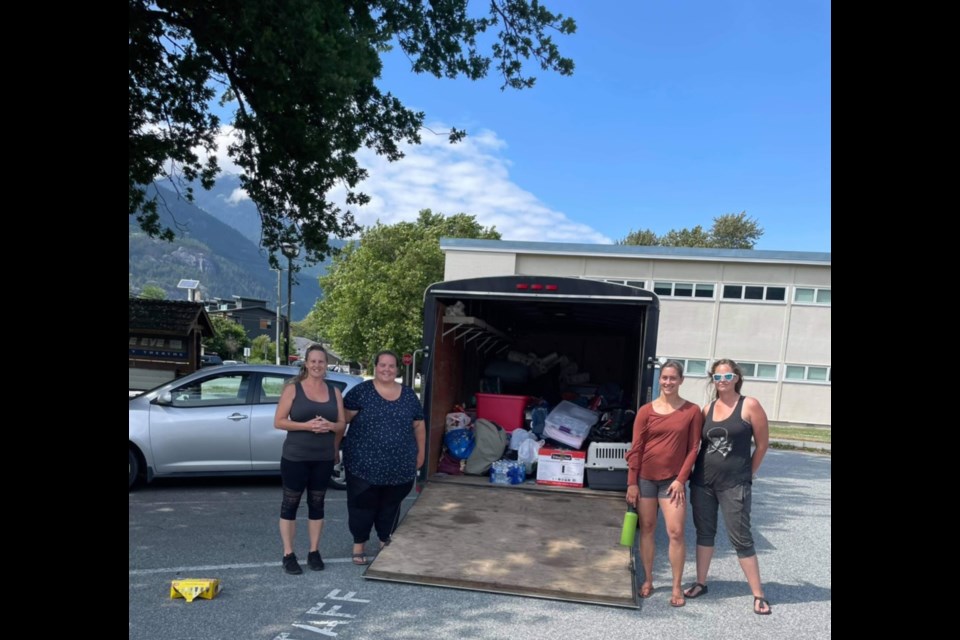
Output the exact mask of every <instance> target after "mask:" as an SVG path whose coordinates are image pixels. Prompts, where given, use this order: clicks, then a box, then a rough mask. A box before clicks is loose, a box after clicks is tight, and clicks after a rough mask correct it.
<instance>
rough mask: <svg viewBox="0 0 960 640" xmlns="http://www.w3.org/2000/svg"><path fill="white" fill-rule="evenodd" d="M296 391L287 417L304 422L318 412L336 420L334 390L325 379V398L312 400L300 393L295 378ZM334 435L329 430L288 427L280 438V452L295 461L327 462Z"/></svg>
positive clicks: (299, 386)
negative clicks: (320, 430)
mask: <svg viewBox="0 0 960 640" xmlns="http://www.w3.org/2000/svg"><path fill="white" fill-rule="evenodd" d="M296 385H297V393H296V395H295V396H294V397H293V403H292V404H291V405H290V419H291V420H294V421H296V422H307V421H308V420H312V419H313V418H316V417H317V416H322V417H324V418H326V419H327V420H329V421H330V422H336V421H337V418H338V417H339V416H338V414H337V394H336V392H335V391H334V387H333V385H332V384H330V383H329V382H327V383H326V385H327V395H328V396H329V399H328V400H327V401H326V402H314V401H313V400H311V399H310V398H308V397H307V394H306V393H304V391H303V387H302V386H301V385H300V383H299V382H297V383H296ZM334 438H335V435H334V434H333V433H332V432H330V433H313V432H312V431H288V432H287V437H286V439H285V440H284V441H283V452H282V453H281V454H280V455H281V456H283V457H284V458H286V459H287V460H293V461H295V462H311V461H319V462H327V461H329V460H333V453H334V451H333V445H334Z"/></svg>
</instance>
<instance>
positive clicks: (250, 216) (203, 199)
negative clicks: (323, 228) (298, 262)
mask: <svg viewBox="0 0 960 640" xmlns="http://www.w3.org/2000/svg"><path fill="white" fill-rule="evenodd" d="M193 193H194V198H195V199H196V200H195V202H196V206H197V207H199V208H200V209H203V210H204V211H206V212H207V213H209V214H210V215H211V216H213V217H214V218H216V219H217V220H219V221H220V222H222V223H224V224H226V225H228V226H230V227H233V228H234V229H236V230H237V231H239V232H240V233H241V234H243V235H244V236H245V237H246V238H247V240H249V241H250V242H252V243H253V244H254V245H255V246H257V247H259V246H260V212H258V211H257V206H256V205H255V204H253V201H251V200H250V199H249V198H246V197H245V196H243V197H241V194H242V190H241V187H240V177H239V176H236V175H234V174H230V173H222V174H220V175H219V176H218V177H217V182H216V184H214V185H213V188H212V189H210V190H209V191H207V190H206V189H204V188H202V187H201V186H200V185H199V184H197V185H195V186H194V190H193ZM346 243H347V241H346V240H340V239H339V238H331V239H330V246H331V247H334V248H337V249H340V248H342V247H343V246H344V245H346ZM281 262H283V260H281ZM329 266H330V259H329V258H328V259H327V260H324V261H323V262H319V263H317V264H315V265H313V266H310V267H307V266H302V268H301V270H300V271H299V272H298V275H299V276H300V278H301V280H306V279H312V280H316V279H317V278H319V277H320V276H322V275H324V274H325V273H326V272H327V268H328V267H329ZM284 286H286V285H284ZM284 297H286V293H284ZM293 299H294V300H298V298H297V295H296V293H294V296H293ZM297 304H300V303H299V302H298V303H297ZM294 306H295V307H296V306H297V305H294ZM312 306H313V305H311V307H312ZM294 312H296V309H294Z"/></svg>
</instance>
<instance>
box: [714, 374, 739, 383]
mask: <svg viewBox="0 0 960 640" xmlns="http://www.w3.org/2000/svg"><path fill="white" fill-rule="evenodd" d="M735 375H737V374H735V373H715V374H713V381H714V382H720V381H721V380H726V381H727V382H730V381H731V380H733V377H734V376H735Z"/></svg>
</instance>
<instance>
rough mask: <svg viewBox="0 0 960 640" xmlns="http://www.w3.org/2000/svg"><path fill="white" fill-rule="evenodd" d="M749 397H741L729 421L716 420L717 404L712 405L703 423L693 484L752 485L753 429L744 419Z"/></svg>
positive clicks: (719, 487) (726, 487) (717, 485)
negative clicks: (744, 410) (751, 447)
mask: <svg viewBox="0 0 960 640" xmlns="http://www.w3.org/2000/svg"><path fill="white" fill-rule="evenodd" d="M745 398H746V396H740V399H739V400H738V401H737V406H736V407H734V409H733V412H732V413H731V414H730V416H729V417H728V418H727V419H726V420H719V421H718V420H714V419H713V407H714V405H716V404H717V401H716V400H714V401H713V402H712V403H710V409H709V410H708V411H707V416H706V419H705V420H704V422H703V434H702V438H701V440H700V452H699V453H698V454H697V463H696V465H695V466H694V468H693V475H692V476H691V480H690V481H691V482H692V483H693V484H696V485H699V486H705V487H711V488H713V489H717V490H723V489H730V488H732V487H735V486H737V485H739V484H744V483H749V482H752V479H751V473H750V458H751V456H752V454H751V452H750V441H751V440H752V439H753V427H752V426H751V425H750V423H749V422H746V421H745V420H744V419H743V416H742V410H743V401H744V399H745Z"/></svg>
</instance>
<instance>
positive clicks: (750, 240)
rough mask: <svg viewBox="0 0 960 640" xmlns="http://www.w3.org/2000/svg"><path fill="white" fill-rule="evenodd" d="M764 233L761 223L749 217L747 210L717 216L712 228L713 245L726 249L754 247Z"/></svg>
mask: <svg viewBox="0 0 960 640" xmlns="http://www.w3.org/2000/svg"><path fill="white" fill-rule="evenodd" d="M762 235H763V229H762V228H761V227H760V224H759V223H758V222H757V221H756V220H754V219H753V218H750V217H748V216H747V212H746V211H741V212H740V213H738V214H733V213H725V214H723V215H722V216H717V217H716V218H714V219H713V228H712V229H710V237H711V240H712V242H713V246H715V247H723V248H725V249H753V246H754V245H755V244H757V240H759V239H760V236H762Z"/></svg>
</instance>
